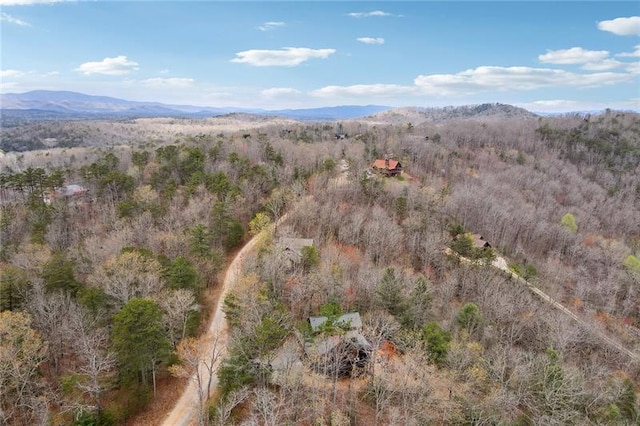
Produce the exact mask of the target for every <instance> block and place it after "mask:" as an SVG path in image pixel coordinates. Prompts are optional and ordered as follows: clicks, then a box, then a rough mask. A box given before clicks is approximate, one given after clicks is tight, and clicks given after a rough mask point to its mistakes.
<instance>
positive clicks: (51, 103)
mask: <svg viewBox="0 0 640 426" xmlns="http://www.w3.org/2000/svg"><path fill="white" fill-rule="evenodd" d="M0 107H1V108H2V112H3V115H5V114H8V115H10V116H11V118H12V119H15V120H19V119H29V118H40V119H65V118H66V119H78V118H80V119H84V118H95V116H96V115H97V116H99V117H101V118H102V117H109V116H127V117H134V116H135V117H173V116H178V117H185V116H188V117H194V116H195V117H210V116H216V115H223V114H229V113H232V112H245V113H253V114H265V115H280V116H284V117H290V118H297V119H311V120H340V119H347V118H357V117H364V116H367V115H370V114H373V113H377V112H380V111H383V110H386V109H389V107H385V106H376V105H367V106H355V105H350V106H336V107H325V108H307V109H283V110H261V109H248V108H232V107H228V108H217V107H201V106H193V105H167V104H162V103H158V102H138V101H128V100H124V99H117V98H111V97H108V96H93V95H86V94H83V93H76V92H65V91H49V90H35V91H32V92H26V93H8V94H3V95H0ZM52 113H55V114H52ZM87 115H89V117H87Z"/></svg>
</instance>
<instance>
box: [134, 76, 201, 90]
mask: <svg viewBox="0 0 640 426" xmlns="http://www.w3.org/2000/svg"><path fill="white" fill-rule="evenodd" d="M194 83H195V80H194V79H192V78H178V77H172V78H160V77H155V78H147V79H146V80H140V84H142V85H143V86H147V87H182V88H184V87H191V86H193V84H194Z"/></svg>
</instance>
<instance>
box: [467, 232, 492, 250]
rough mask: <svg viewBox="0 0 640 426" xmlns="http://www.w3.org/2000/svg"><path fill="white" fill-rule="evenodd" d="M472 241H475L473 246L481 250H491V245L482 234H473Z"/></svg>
mask: <svg viewBox="0 0 640 426" xmlns="http://www.w3.org/2000/svg"><path fill="white" fill-rule="evenodd" d="M471 240H472V241H473V246H474V247H476V248H479V249H482V250H484V249H488V248H491V244H489V242H488V241H487V240H485V239H484V237H483V236H482V235H480V234H472V235H471Z"/></svg>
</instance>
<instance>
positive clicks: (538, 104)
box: [514, 98, 640, 113]
mask: <svg viewBox="0 0 640 426" xmlns="http://www.w3.org/2000/svg"><path fill="white" fill-rule="evenodd" d="M639 101H640V99H637V98H635V99H634V98H631V99H628V100H623V101H615V102H590V101H576V100H569V99H550V100H539V101H533V102H526V103H515V104H514V105H516V106H519V107H521V108H524V109H526V110H529V111H533V112H543V113H544V112H547V113H549V112H553V113H563V112H575V111H602V110H605V109H606V108H612V109H615V110H629V109H632V110H636V111H640V102H639Z"/></svg>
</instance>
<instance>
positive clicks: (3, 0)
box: [0, 0, 65, 6]
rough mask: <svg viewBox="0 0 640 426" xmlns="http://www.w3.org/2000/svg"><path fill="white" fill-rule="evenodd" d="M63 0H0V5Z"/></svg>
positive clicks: (21, 4)
mask: <svg viewBox="0 0 640 426" xmlns="http://www.w3.org/2000/svg"><path fill="white" fill-rule="evenodd" d="M61 1H65V0H0V6H26V5H30V4H43V3H59V2H61Z"/></svg>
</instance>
